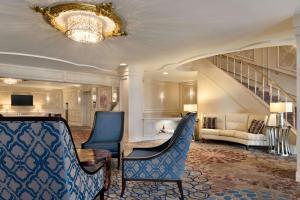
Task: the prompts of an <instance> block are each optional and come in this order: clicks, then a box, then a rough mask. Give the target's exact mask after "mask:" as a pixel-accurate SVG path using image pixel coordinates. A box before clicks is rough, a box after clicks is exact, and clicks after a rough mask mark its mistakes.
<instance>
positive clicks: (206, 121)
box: [203, 117, 217, 129]
mask: <svg viewBox="0 0 300 200" xmlns="http://www.w3.org/2000/svg"><path fill="white" fill-rule="evenodd" d="M216 121H217V118H216V117H204V118H203V128H209V129H216Z"/></svg>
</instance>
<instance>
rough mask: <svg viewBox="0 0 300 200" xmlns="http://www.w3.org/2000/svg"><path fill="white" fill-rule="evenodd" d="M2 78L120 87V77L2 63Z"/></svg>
mask: <svg viewBox="0 0 300 200" xmlns="http://www.w3.org/2000/svg"><path fill="white" fill-rule="evenodd" d="M0 76H2V77H12V78H21V79H30V80H41V81H55V82H66V83H79V84H97V85H107V86H119V84H120V77H119V76H118V75H106V74H92V73H83V72H72V71H65V70H56V69H45V68H37V67H30V66H18V65H9V64H1V63H0Z"/></svg>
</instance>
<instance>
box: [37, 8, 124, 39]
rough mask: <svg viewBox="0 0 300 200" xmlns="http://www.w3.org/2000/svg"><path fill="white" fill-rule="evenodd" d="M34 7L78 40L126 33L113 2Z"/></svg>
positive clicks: (57, 26)
mask: <svg viewBox="0 0 300 200" xmlns="http://www.w3.org/2000/svg"><path fill="white" fill-rule="evenodd" d="M34 9H35V10H36V11H37V12H40V13H42V14H43V15H44V17H45V19H46V20H47V21H48V22H49V23H50V24H51V25H52V26H53V27H55V28H56V29H58V30H59V31H61V32H63V33H65V34H66V36H67V37H69V38H71V39H72V40H74V41H77V42H82V43H98V42H100V41H102V40H104V39H105V38H107V37H111V36H121V35H126V33H125V32H124V31H123V30H122V22H121V19H120V18H119V17H118V16H117V15H116V14H115V13H114V10H113V7H112V3H101V4H97V5H93V4H86V3H66V4H60V5H55V6H53V7H45V8H41V7H38V6H36V7H34Z"/></svg>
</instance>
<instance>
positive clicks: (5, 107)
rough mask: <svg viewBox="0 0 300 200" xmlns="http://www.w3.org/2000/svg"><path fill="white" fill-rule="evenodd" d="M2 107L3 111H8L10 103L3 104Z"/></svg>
mask: <svg viewBox="0 0 300 200" xmlns="http://www.w3.org/2000/svg"><path fill="white" fill-rule="evenodd" d="M3 109H4V111H5V113H8V110H9V109H10V105H9V104H4V105H3Z"/></svg>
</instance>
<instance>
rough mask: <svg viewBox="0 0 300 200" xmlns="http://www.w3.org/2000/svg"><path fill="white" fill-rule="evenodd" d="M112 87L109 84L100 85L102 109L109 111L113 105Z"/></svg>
mask: <svg viewBox="0 0 300 200" xmlns="http://www.w3.org/2000/svg"><path fill="white" fill-rule="evenodd" d="M111 92H112V88H111V87H109V86H102V87H99V101H100V110H102V111H109V110H110V107H111V103H112V102H111V101H112V100H111V96H112V94H111Z"/></svg>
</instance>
